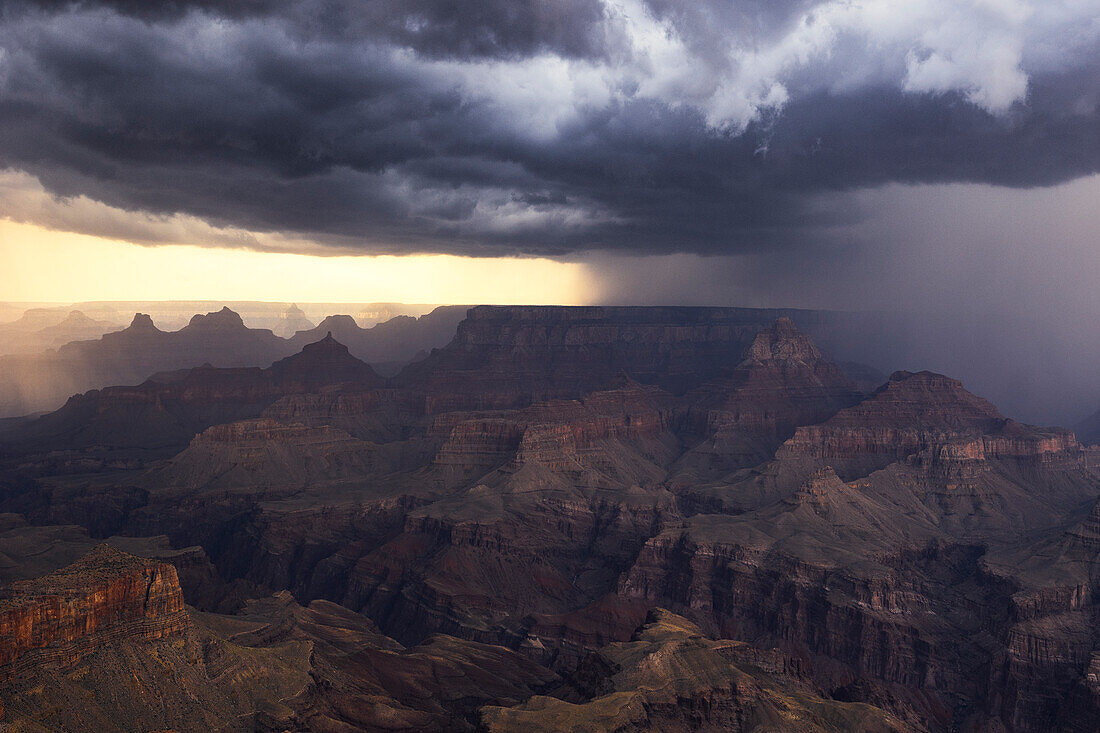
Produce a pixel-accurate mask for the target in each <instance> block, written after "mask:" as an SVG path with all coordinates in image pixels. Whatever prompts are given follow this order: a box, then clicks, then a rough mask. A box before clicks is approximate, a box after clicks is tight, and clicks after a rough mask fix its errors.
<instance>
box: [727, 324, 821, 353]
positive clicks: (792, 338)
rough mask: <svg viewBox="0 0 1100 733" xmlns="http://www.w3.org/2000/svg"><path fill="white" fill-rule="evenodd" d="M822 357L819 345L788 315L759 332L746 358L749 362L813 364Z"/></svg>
mask: <svg viewBox="0 0 1100 733" xmlns="http://www.w3.org/2000/svg"><path fill="white" fill-rule="evenodd" d="M821 358H822V356H821V351H820V350H819V349H818V348H817V346H815V345H814V343H813V342H812V341H810V339H809V338H808V337H807V336H805V335H804V334H803V333H802V332H801V331H799V330H798V328H797V327H796V326H795V325H794V321H792V320H791V319H790V318H787V317H783V318H779V319H778V320H776V322H775V323H773V324H772V326H771V328H768V329H766V330H764V331H761V332H760V333H758V334H757V335H756V338H754V339H753V341H752V344H751V345H750V346H749V348H748V350H747V351H746V352H745V359H746V361H749V362H765V361H801V362H805V363H807V364H812V363H814V362H817V361H820V360H821Z"/></svg>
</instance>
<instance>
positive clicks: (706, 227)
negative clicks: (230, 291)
mask: <svg viewBox="0 0 1100 733" xmlns="http://www.w3.org/2000/svg"><path fill="white" fill-rule="evenodd" d="M0 168H7V169H10V171H12V172H9V174H7V176H6V178H5V180H17V181H19V182H20V184H19V185H20V186H21V191H23V194H21V195H24V198H25V194H26V190H27V183H26V179H27V177H30V178H32V179H37V181H38V183H37V184H35V185H36V186H37V187H38V188H40V189H41V191H42V192H43V195H48V196H51V197H60V198H61V200H62V201H64V200H67V199H72V200H73V201H79V202H83V203H82V205H87V202H94V203H95V204H97V205H99V206H102V207H103V208H104V210H107V211H112V212H131V213H133V214H134V215H135V216H140V217H144V218H145V219H149V218H150V217H151V218H152V219H154V220H156V219H157V218H158V217H160V218H164V217H173V218H174V220H187V221H192V220H194V221H199V222H202V226H205V227H209V228H211V230H213V231H216V232H220V233H222V234H220V235H219V236H213V237H211V238H210V240H209V243H211V244H213V245H220V244H224V243H226V242H229V243H238V244H239V243H240V242H242V241H243V242H245V243H246V246H257V247H261V248H262V247H263V246H265V245H264V244H263V242H264V241H266V240H265V239H264V237H262V236H259V235H262V234H264V233H268V234H277V235H278V236H280V237H283V238H284V239H285V240H286V241H308V242H310V243H311V245H310V246H311V247H313V248H319V250H320V251H326V248H327V251H332V252H347V251H362V252H371V253H380V252H394V253H403V252H453V253H460V254H475V255H501V254H503V255H509V254H539V255H551V256H564V257H578V256H583V253H584V252H586V251H590V250H610V251H619V252H629V253H632V254H646V253H672V252H688V253H699V254H746V253H759V252H770V251H790V250H792V248H794V249H806V248H811V247H813V246H816V245H815V243H816V242H819V241H820V240H821V237H822V236H823V235H825V234H828V233H830V232H837V231H841V230H843V228H844V227H848V226H851V225H853V224H855V223H857V222H859V221H861V220H863V219H864V218H865V217H866V214H867V212H866V206H865V205H864V204H861V199H860V197H858V196H853V195H849V194H850V193H851V192H856V191H859V190H863V189H869V188H875V187H881V186H884V185H887V184H891V183H907V184H914V183H954V182H962V183H980V184H993V185H998V186H1011V187H1024V188H1026V187H1036V186H1048V185H1052V184H1056V183H1060V182H1064V181H1069V180H1072V179H1075V178H1078V177H1081V176H1084V175H1088V174H1092V173H1095V172H1097V171H1098V170H1100V8H1098V6H1097V3H1096V2H1095V0H1086V1H1082V0H1064V1H1063V2H1044V3H1039V2H1025V1H1024V0H982V1H980V2H978V1H975V2H965V3H957V2H949V1H948V0H910V1H908V2H899V1H898V0H867V1H866V2H862V3H858V4H856V3H851V2H847V1H846V0H828V1H826V2H810V1H807V0H783V1H781V2H763V1H762V0H739V1H737V2H720V1H719V0H713V1H711V0H708V1H704V2H691V3H681V2H672V1H671V0H648V2H643V1H642V0H558V1H555V2H535V1H531V2H525V1H516V2H507V1H505V0H487V1H486V2H479V3H462V2H457V0H455V1H446V0H393V1H391V2H367V3H363V2H355V1H354V0H305V1H304V2H289V1H286V0H246V1H245V2H236V1H234V2H230V1H229V0H189V1H185V0H171V1H162V2H158V1H157V0H149V1H141V2H139V1H138V0H74V1H64V0H15V1H14V2H11V1H9V2H7V3H4V5H3V10H0ZM11 198H12V196H10V195H9V196H6V197H5V196H2V195H0V207H4V206H5V204H4V202H5V201H6V200H10V199H11ZM63 209H64V207H63V206H58V205H44V204H43V205H37V206H23V207H22V208H21V209H19V211H16V210H15V208H14V207H12V206H8V207H7V209H6V210H4V211H0V215H6V216H19V217H22V218H24V219H28V220H33V221H34V223H38V224H42V225H45V226H49V227H55V228H65V229H70V230H71V229H74V228H75V229H79V228H80V226H81V225H80V223H79V222H80V217H76V216H72V215H71V214H70V215H66V214H65V213H64V211H63ZM28 212H29V213H28ZM93 221H94V222H95V224H94V226H96V227H98V229H97V230H96V233H102V232H103V226H104V221H105V219H104V218H103V217H98V218H94V219H93ZM128 228H129V229H134V228H135V226H134V225H133V224H130V225H127V224H119V225H118V229H119V230H120V231H121V232H122V233H123V234H125V232H126V231H127V230H128ZM138 229H140V232H141V236H137V237H134V238H135V239H136V241H141V242H143V243H149V242H150V241H155V239H156V234H155V232H156V231H158V229H157V228H156V227H150V226H144V225H142V226H141V227H138ZM162 229H165V231H168V232H171V231H174V229H173V228H171V227H169V228H163V227H162ZM236 232H248V233H250V234H248V235H243V234H241V235H238V234H236ZM223 235H224V236H223ZM166 236H167V235H166ZM242 237H243V238H242Z"/></svg>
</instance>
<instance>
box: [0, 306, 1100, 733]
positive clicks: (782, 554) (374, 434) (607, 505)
mask: <svg viewBox="0 0 1100 733" xmlns="http://www.w3.org/2000/svg"><path fill="white" fill-rule="evenodd" d="M235 315H236V314H233V313H232V312H231V311H222V312H215V313H214V314H211V315H209V316H197V317H196V318H197V319H198V320H196V321H193V322H192V324H191V326H188V327H187V328H193V331H192V332H195V333H198V332H202V333H203V334H207V333H221V332H223V331H225V332H232V333H234V334H236V335H237V336H239V335H240V333H241V328H242V327H243V324H239V323H238V321H239V317H236V318H235V317H234V316H235ZM453 316H454V313H453V311H444V312H443V314H442V315H440V316H439V321H438V322H433V321H431V320H429V321H427V322H425V323H424V324H423V325H422V330H423V332H425V333H429V332H430V333H431V334H433V335H432V338H433V339H438V338H439V333H441V332H442V331H445V330H447V329H446V319H447V318H452V317H453ZM425 318H428V316H424V317H422V318H421V319H419V320H420V321H424V319H425ZM385 325H386V324H382V325H380V326H376V327H374V328H373V329H358V327H357V326H355V324H354V322H352V323H350V324H349V323H347V322H346V321H345V320H343V319H340V318H334V319H328V320H326V321H322V322H321V323H320V325H319V326H317V327H316V328H315V329H313V330H312V331H300V332H299V333H298V334H297V335H296V336H295V337H294V338H292V339H291V340H290V341H289V342H286V341H284V340H283V339H279V338H278V337H276V336H274V334H272V333H271V332H270V331H267V332H259V333H257V334H253V335H251V336H249V337H248V338H249V339H252V341H251V342H250V343H251V344H252V345H251V346H249V347H248V348H249V349H250V351H249V353H250V354H251V356H250V357H249V358H253V359H261V360H262V359H266V360H267V361H266V363H264V364H252V363H248V364H245V363H226V364H221V363H219V364H217V365H210V364H203V363H202V362H200V363H197V364H190V365H187V364H184V365H175V366H172V367H170V368H169V367H163V365H162V364H160V363H154V362H155V360H156V359H157V358H159V357H154V356H153V354H154V353H155V352H157V351H158V349H161V348H162V347H161V346H159V344H161V342H162V341H164V343H168V340H174V339H178V338H180V337H178V336H173V335H167V334H165V332H161V331H159V330H158V329H156V328H155V327H152V328H150V326H152V324H151V321H150V322H149V323H144V322H143V321H142V320H141V319H136V320H135V323H134V324H133V325H132V326H131V327H130V329H127V330H126V331H124V332H121V333H124V334H127V335H126V336H125V337H124V338H125V339H128V340H129V341H128V343H131V344H132V346H127V349H133V350H134V353H136V354H138V355H139V356H135V357H133V359H131V358H130V357H126V361H127V364H129V366H128V367H127V368H132V369H133V370H134V373H135V374H137V372H139V371H140V370H142V369H144V370H146V373H145V374H143V375H141V376H140V377H136V376H135V378H134V379H133V380H131V381H132V382H133V384H132V385H130V386H107V385H104V386H102V387H100V388H96V389H93V390H91V391H85V392H83V393H82V394H75V395H73V396H71V397H70V398H69V399H68V401H67V402H66V403H65V404H64V405H63V406H61V407H60V408H59V409H57V410H55V411H53V412H51V413H48V414H45V415H42V416H41V417H37V418H34V419H27V420H23V421H19V422H16V423H9V424H5V425H3V426H2V427H0V588H2V590H0V604H2V605H0V629H2V630H3V636H2V639H0V678H3V679H6V680H7V682H5V683H2V684H0V702H2V704H3V706H4V709H3V717H2V718H0V723H2V724H4V725H6V726H13V727H12V729H13V730H27V731H37V730H57V729H60V730H76V729H79V728H82V727H83V728H85V729H89V728H90V729H94V730H157V729H160V730H165V729H176V730H192V729H203V728H214V727H219V726H221V727H223V728H224V729H227V730H236V729H240V730H272V731H274V730H280V731H282V730H303V731H304V730H332V731H374V730H489V731H512V730H520V729H526V730H562V731H566V730H592V731H596V730H620V731H637V730H719V729H721V730H735V731H736V730H743V731H755V730H779V731H796V730H797V731H801V730H810V731H813V730H821V731H827V730H829V731H836V730H866V731H928V732H933V731H937V732H938V731H945V732H946V731H956V730H967V731H982V732H984V733H995V732H999V731H1019V732H1021V733H1023V732H1036V733H1038V732H1042V731H1054V730H1090V729H1094V728H1096V727H1098V726H1100V623H1098V621H1100V597H1098V596H1097V591H1096V590H1095V589H1096V587H1097V585H1096V581H1094V578H1095V577H1096V575H1097V573H1098V571H1100V448H1096V447H1090V446H1088V445H1083V444H1082V443H1081V442H1079V441H1078V439H1077V437H1076V436H1075V435H1074V433H1073V432H1071V431H1069V430H1066V429H1062V428H1053V427H1037V426H1032V425H1026V424H1023V423H1020V422H1017V421H1014V420H1012V419H1009V418H1006V417H1005V416H1003V415H1002V414H1001V413H1000V412H999V411H998V410H997V408H996V407H995V406H994V405H992V404H991V403H990V402H988V401H986V400H984V399H982V398H981V397H978V396H976V395H974V394H972V393H970V392H969V391H967V389H966V388H965V387H964V386H963V384H962V383H960V382H959V381H957V380H955V379H952V378H950V377H949V376H945V375H941V374H936V373H933V372H928V371H912V372H911V371H897V372H894V373H893V374H891V375H889V376H888V377H886V376H883V377H882V379H874V378H873V374H874V372H873V370H868V369H861V368H860V367H859V366H858V365H852V364H843V365H840V364H838V363H837V362H836V361H835V360H834V359H833V358H832V357H831V356H830V355H829V353H827V350H826V349H824V348H822V347H821V346H819V345H818V344H817V343H815V341H816V339H815V338H813V337H812V335H813V334H821V335H822V337H823V339H824V340H825V341H828V340H829V338H830V336H829V333H830V332H831V329H834V328H835V322H834V321H830V320H829V318H828V317H827V316H825V315H822V314H817V313H815V312H812V311H785V310H760V309H733V308H642V307H637V308H635V307H599V308H596V307H591V308H590V307H576V308H572V307H557V306H522V307H510V306H478V307H475V308H472V309H470V310H469V311H468V312H467V313H465V317H464V318H463V319H462V320H461V322H460V323H457V327H456V329H455V332H454V335H453V338H452V339H451V340H450V341H449V343H446V345H443V346H440V347H437V348H434V349H432V348H428V349H423V348H420V347H419V344H420V343H421V342H420V341H418V340H417V339H416V338H411V337H410V338H408V339H407V340H404V337H403V336H402V335H401V333H402V331H401V329H400V328H398V326H402V323H398V324H397V325H395V326H393V327H391V329H393V330H392V331H390V332H384V333H387V334H388V335H386V336H385V339H383V337H382V333H379V335H378V336H377V337H376V338H377V339H378V341H377V343H379V344H389V345H387V346H386V347H385V348H386V349H388V351H386V352H385V353H400V354H401V355H402V358H401V359H400V360H395V361H411V363H409V364H408V365H407V366H404V367H403V368H400V369H392V368H391V369H387V368H382V367H380V368H374V365H373V364H372V363H368V362H371V361H372V359H367V360H365V361H364V360H363V359H361V358H360V355H361V354H362V353H363V350H364V349H367V348H368V346H367V345H366V344H367V340H364V339H365V338H366V337H365V336H363V334H369V333H372V332H377V331H378V329H380V328H383V326H385ZM403 325H404V326H408V325H410V324H403ZM353 326H354V328H352V327H353ZM187 328H185V329H183V331H187ZM183 331H180V332H175V333H183ZM360 332H361V333H360ZM158 334H159V335H158ZM116 335H117V334H116ZM139 336H140V337H141V338H138V337H139ZM189 338H190V337H189ZM196 338H197V337H196ZM203 338H204V339H207V338H208V340H207V341H204V343H211V344H213V343H215V342H216V341H217V338H216V337H215V336H213V335H210V336H209V337H207V336H205V335H204V336H203ZM235 338H236V336H234V339H235ZM166 339H167V340H166ZM356 339H360V341H356ZM387 339H388V341H387ZM353 342H354V343H358V346H353ZM398 342H401V343H400V344H399V345H395V344H398ZM99 343H110V339H108V338H107V337H104V339H103V340H102V341H101V342H99ZM181 343H182V342H181ZM233 343H241V342H238V341H233ZM287 343H292V344H293V346H294V353H292V354H286V353H283V352H281V351H280V350H279V349H280V348H284V347H283V346H280V344H284V345H285V344H287ZM269 344H273V345H274V346H271V347H270V348H271V351H270V353H268V352H264V349H267V348H269V346H268V345H269ZM414 347H415V348H416V352H423V353H421V354H420V355H419V358H415V356H416V352H410V349H412V348H414ZM188 348H190V347H188ZM195 348H198V347H195ZM233 348H236V346H234V347H233ZM379 348H381V347H379ZM401 349H404V351H401ZM231 351H232V350H231V349H230V347H228V346H226V347H225V348H224V349H223V352H222V353H225V354H228V353H231ZM118 353H123V350H119V352H118ZM127 353H129V352H127ZM242 353H243V352H242ZM378 353H382V351H379V352H378ZM242 359H244V357H242ZM373 360H374V361H385V359H384V358H382V357H377V356H376V357H375V358H374V359H373ZM872 382H874V383H872ZM74 391H75V390H74ZM92 669H95V670H96V673H95V674H91V673H90V670H92ZM153 669H157V670H159V671H158V672H156V673H154V672H153V671H152V670H153ZM151 695H155V696H156V697H157V699H158V700H159V701H160V702H159V703H158V705H156V706H146V707H144V708H143V707H142V706H141V701H142V700H147V699H149V698H150V696H151ZM76 700H82V701H85V702H84V703H83V704H81V705H76V704H74V703H73V702H72V701H76ZM234 726H236V727H234Z"/></svg>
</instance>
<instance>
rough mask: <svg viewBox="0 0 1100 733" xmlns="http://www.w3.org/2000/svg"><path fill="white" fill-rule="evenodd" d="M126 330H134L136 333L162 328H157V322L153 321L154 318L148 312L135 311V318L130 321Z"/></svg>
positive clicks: (158, 330)
mask: <svg viewBox="0 0 1100 733" xmlns="http://www.w3.org/2000/svg"><path fill="white" fill-rule="evenodd" d="M124 330H126V331H133V332H135V333H136V332H142V331H146V332H149V331H157V332H160V329H159V328H157V326H156V324H155V323H153V319H152V318H151V317H150V316H149V315H148V314H147V313H135V314H134V320H132V321H130V325H129V326H128V327H127V328H126V329H124Z"/></svg>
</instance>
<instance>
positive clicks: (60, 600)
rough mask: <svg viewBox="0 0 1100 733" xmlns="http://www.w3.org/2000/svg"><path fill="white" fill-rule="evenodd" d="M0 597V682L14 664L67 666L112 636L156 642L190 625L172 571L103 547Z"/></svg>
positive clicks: (13, 670)
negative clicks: (0, 598) (1, 598)
mask: <svg viewBox="0 0 1100 733" xmlns="http://www.w3.org/2000/svg"><path fill="white" fill-rule="evenodd" d="M7 593H8V597H7V598H5V599H4V600H3V601H0V677H6V676H9V675H11V674H17V673H18V668H19V663H20V660H24V661H27V662H28V663H31V664H42V663H46V664H52V665H56V666H58V667H67V666H69V665H71V664H74V663H76V662H78V661H79V660H80V659H82V658H84V657H85V656H87V655H89V654H91V653H93V652H95V651H96V650H98V649H100V648H102V647H103V646H105V645H107V644H110V643H112V642H114V641H117V640H119V639H123V638H127V639H139V640H153V639H162V638H165V637H167V636H170V635H174V634H179V633H182V632H183V631H184V630H185V629H186V628H187V626H188V623H189V622H188V618H187V614H186V612H185V611H184V606H183V592H182V591H181V590H180V585H179V580H178V579H177V577H176V569H175V568H174V567H172V566H171V565H169V564H167V563H164V562H158V561H155V560H148V559H145V558H140V557H137V556H135V555H130V554H128V553H125V552H122V551H120V550H116V549H114V548H112V547H110V546H108V545H99V546H97V547H95V548H93V549H92V550H91V551H90V552H88V554H86V555H85V556H84V557H82V558H81V559H79V560H77V561H76V562H75V563H73V564H72V565H69V566H67V567H64V568H62V569H60V570H57V571H55V572H53V573H50V574H49V575H45V576H42V577H40V578H35V579H33V580H25V581H19V582H17V583H14V584H13V585H12V586H11V587H10V589H8V591H7ZM32 659H33V661H31V660H32Z"/></svg>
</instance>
